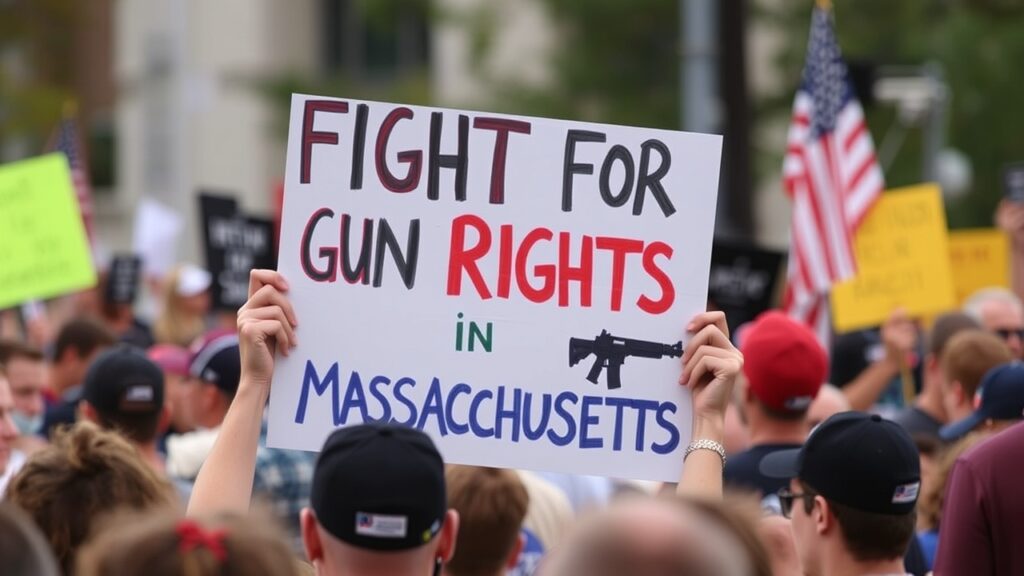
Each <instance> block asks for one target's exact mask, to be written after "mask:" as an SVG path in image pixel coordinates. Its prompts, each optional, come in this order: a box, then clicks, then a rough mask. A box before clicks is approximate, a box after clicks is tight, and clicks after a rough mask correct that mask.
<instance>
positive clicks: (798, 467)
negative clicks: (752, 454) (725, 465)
mask: <svg viewBox="0 0 1024 576" xmlns="http://www.w3.org/2000/svg"><path fill="white" fill-rule="evenodd" d="M919 458H920V456H919V455H918V452H917V447H915V446H914V442H913V440H911V439H910V435H909V434H907V432H906V431H905V430H903V428H902V427H900V425H899V424H896V423H895V422H891V421H889V420H885V419H884V418H882V417H881V416H878V415H877V414H866V413H864V412H841V413H839V414H836V415H834V416H832V417H831V418H829V419H828V420H825V421H824V422H822V423H821V424H820V425H818V427H817V428H815V429H814V432H812V433H811V435H810V437H809V438H807V442H806V443H804V445H803V446H802V447H801V448H797V449H794V450H782V451H779V452H775V453H773V454H769V455H768V456H765V457H764V458H763V459H762V460H761V466H760V469H761V473H762V474H764V475H765V476H769V477H772V478H799V479H800V481H801V482H803V483H804V484H806V485H807V486H809V487H810V488H812V489H813V490H814V491H815V492H817V493H818V494H821V495H822V496H824V497H825V498H826V499H828V500H831V501H834V502H838V503H840V504H844V505H846V506H849V507H851V508H855V509H857V510H862V511H864V512H874V513H876V514H890V515H902V514H909V513H910V512H912V511H913V510H914V505H915V504H916V503H917V497H918V493H919V492H920V489H921V462H920V459H919Z"/></svg>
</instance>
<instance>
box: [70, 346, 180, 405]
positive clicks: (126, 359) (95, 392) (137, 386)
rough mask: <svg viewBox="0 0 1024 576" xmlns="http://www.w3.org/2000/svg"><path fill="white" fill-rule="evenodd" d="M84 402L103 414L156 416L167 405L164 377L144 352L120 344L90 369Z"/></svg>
mask: <svg viewBox="0 0 1024 576" xmlns="http://www.w3.org/2000/svg"><path fill="white" fill-rule="evenodd" d="M82 399H83V400H85V401H87V402H88V403H89V404H90V405H91V406H92V407H93V408H94V409H96V411H97V412H98V413H100V414H102V415H107V416H109V415H113V414H123V415H129V414H138V415H144V414H154V413H156V412H159V411H160V410H161V408H163V405H164V374H163V372H161V371H160V368H159V367H158V366H157V365H156V364H154V363H153V362H152V361H151V360H149V359H148V358H146V355H145V353H144V352H143V351H142V350H141V349H138V348H135V347H133V346H129V345H127V344H121V345H118V346H115V347H113V348H111V349H109V350H106V351H104V352H103V353H101V354H100V355H99V356H97V357H96V360H94V361H93V363H92V364H91V365H90V366H89V370H88V371H87V372H86V374H85V380H84V382H83V383H82Z"/></svg>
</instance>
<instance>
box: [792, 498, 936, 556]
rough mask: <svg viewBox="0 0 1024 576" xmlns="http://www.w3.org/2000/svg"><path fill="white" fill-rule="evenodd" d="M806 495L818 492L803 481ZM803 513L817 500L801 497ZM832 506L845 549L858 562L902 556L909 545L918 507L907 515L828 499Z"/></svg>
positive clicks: (809, 510) (811, 507) (807, 511)
mask: <svg viewBox="0 0 1024 576" xmlns="http://www.w3.org/2000/svg"><path fill="white" fill-rule="evenodd" d="M800 484H801V487H802V488H803V491H804V493H806V494H817V492H815V490H814V489H813V488H811V487H810V486H808V485H807V484H805V483H803V482H801V483H800ZM802 500H803V501H804V512H806V513H807V514H810V513H811V510H813V509H814V502H813V501H811V500H810V499H806V498H802ZM826 500H827V501H828V506H829V509H830V510H831V511H832V514H833V515H834V516H835V517H836V522H838V523H839V528H840V530H841V531H842V534H843V542H844V543H846V550H847V551H848V552H849V553H850V555H851V556H853V558H854V559H855V560H857V561H858V562H873V561H881V560H892V559H894V558H902V557H903V555H904V554H905V553H906V551H907V547H908V546H910V539H911V538H913V537H914V534H915V532H914V528H915V526H916V525H917V509H914V510H911V511H910V512H908V513H907V514H879V513H876V512H865V511H864V510H858V509H857V508H852V507H850V506H847V505H845V504H840V503H839V502H836V501H834V500H828V499H827V498H826Z"/></svg>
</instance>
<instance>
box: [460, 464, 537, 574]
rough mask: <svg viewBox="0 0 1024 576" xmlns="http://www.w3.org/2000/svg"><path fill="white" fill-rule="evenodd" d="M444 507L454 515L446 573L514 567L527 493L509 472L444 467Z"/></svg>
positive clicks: (495, 571)
mask: <svg viewBox="0 0 1024 576" xmlns="http://www.w3.org/2000/svg"><path fill="white" fill-rule="evenodd" d="M445 483H446V484H447V485H448V505H449V506H451V507H452V508H454V509H455V511H457V512H458V513H459V524H460V526H461V530H459V536H458V541H457V545H456V546H455V556H453V557H452V559H451V561H450V562H449V563H448V565H447V566H445V573H446V574H450V575H452V576H498V575H503V574H504V573H505V571H506V569H510V568H513V567H515V565H516V560H517V559H518V557H519V552H520V550H521V549H522V547H523V540H522V537H521V536H520V530H521V529H522V526H523V519H524V518H526V510H527V508H528V507H529V505H530V497H529V496H528V495H527V493H526V488H525V487H524V486H523V483H522V481H520V480H519V475H518V474H516V473H515V471H513V470H504V469H500V468H483V467H480V466H449V467H448V468H447V470H446V471H445Z"/></svg>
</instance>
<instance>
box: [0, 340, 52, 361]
mask: <svg viewBox="0 0 1024 576" xmlns="http://www.w3.org/2000/svg"><path fill="white" fill-rule="evenodd" d="M15 358H25V359H26V360H31V361H32V362H42V361H43V351H42V350H40V349H39V348H36V347H35V346H30V345H28V344H25V343H23V342H19V341H17V340H0V364H3V365H7V364H10V362H11V360H14V359H15Z"/></svg>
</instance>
